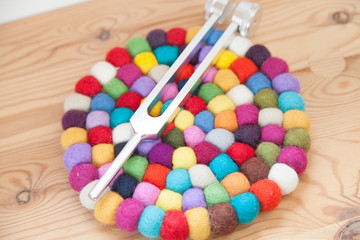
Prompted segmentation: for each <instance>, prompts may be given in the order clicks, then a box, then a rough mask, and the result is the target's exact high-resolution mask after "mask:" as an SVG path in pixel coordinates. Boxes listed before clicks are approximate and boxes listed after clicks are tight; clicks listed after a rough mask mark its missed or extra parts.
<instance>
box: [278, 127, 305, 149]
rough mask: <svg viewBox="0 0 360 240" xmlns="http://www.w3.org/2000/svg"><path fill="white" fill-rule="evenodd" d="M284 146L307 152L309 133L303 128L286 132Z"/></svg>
mask: <svg viewBox="0 0 360 240" xmlns="http://www.w3.org/2000/svg"><path fill="white" fill-rule="evenodd" d="M284 146H297V147H299V148H302V149H303V150H304V151H305V152H308V151H309V149H310V146H311V140H310V136H309V133H308V132H307V131H306V130H305V129H303V128H294V129H290V130H288V131H287V132H286V134H285V138H284Z"/></svg>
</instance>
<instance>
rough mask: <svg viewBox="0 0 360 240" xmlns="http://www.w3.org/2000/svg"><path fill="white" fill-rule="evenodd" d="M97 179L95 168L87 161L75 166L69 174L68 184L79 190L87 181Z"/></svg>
mask: <svg viewBox="0 0 360 240" xmlns="http://www.w3.org/2000/svg"><path fill="white" fill-rule="evenodd" d="M96 179H98V171H97V168H96V167H95V166H94V165H92V164H89V163H85V164H79V165H77V166H75V167H74V168H73V169H72V170H71V172H70V174H69V183H70V186H71V187H72V188H73V189H74V190H75V191H78V192H80V191H81V190H82V189H83V187H85V186H86V185H87V184H88V183H90V182H92V181H94V180H96Z"/></svg>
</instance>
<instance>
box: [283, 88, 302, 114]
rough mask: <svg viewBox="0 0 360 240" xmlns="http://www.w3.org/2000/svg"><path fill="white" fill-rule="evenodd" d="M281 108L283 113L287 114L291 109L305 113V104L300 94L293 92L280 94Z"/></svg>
mask: <svg viewBox="0 0 360 240" xmlns="http://www.w3.org/2000/svg"><path fill="white" fill-rule="evenodd" d="M278 102H279V108H280V110H281V111H283V112H286V111H287V110H291V109H298V110H301V111H305V102H304V99H303V98H302V97H301V95H300V94H298V93H297V92H293V91H286V92H283V93H282V94H280V96H279V99H278Z"/></svg>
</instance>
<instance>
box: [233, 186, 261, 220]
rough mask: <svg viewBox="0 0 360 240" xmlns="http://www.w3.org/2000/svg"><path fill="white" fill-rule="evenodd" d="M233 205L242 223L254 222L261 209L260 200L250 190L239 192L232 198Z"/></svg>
mask: <svg viewBox="0 0 360 240" xmlns="http://www.w3.org/2000/svg"><path fill="white" fill-rule="evenodd" d="M231 205H232V206H233V208H234V209H235V211H236V215H237V219H238V221H239V222H241V223H250V222H252V221H253V220H254V219H255V218H256V216H257V215H258V213H259V209H260V204H259V201H258V200H257V198H256V197H255V195H254V194H252V193H250V192H247V193H242V194H239V195H237V196H236V197H234V198H233V199H231Z"/></svg>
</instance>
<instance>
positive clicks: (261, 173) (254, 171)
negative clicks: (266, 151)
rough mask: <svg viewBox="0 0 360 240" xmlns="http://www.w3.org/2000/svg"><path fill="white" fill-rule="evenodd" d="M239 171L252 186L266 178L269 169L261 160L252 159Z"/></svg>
mask: <svg viewBox="0 0 360 240" xmlns="http://www.w3.org/2000/svg"><path fill="white" fill-rule="evenodd" d="M240 171H241V172H242V173H243V174H244V175H245V176H246V178H247V179H248V180H249V182H250V185H252V184H254V183H256V182H257V181H259V180H261V179H265V178H267V176H268V174H269V171H270V168H269V166H268V165H266V163H264V161H263V160H262V159H260V158H257V157H253V158H250V159H249V160H247V161H246V162H245V163H244V164H243V165H241V168H240Z"/></svg>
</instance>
